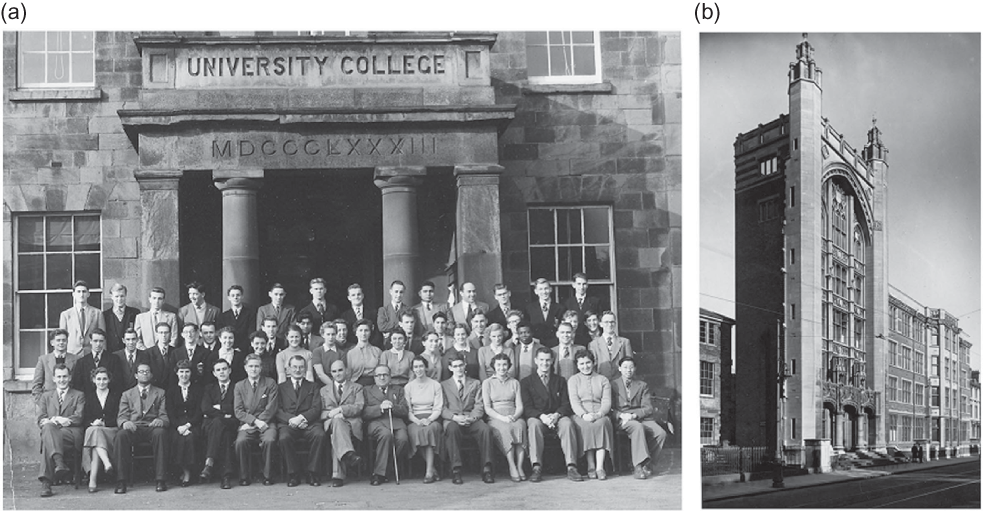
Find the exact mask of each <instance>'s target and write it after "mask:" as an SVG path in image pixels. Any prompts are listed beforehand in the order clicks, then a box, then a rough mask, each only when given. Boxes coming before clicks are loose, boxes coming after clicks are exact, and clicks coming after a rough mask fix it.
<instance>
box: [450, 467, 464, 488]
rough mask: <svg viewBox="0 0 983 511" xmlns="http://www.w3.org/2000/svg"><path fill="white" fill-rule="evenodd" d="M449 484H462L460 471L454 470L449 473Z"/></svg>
mask: <svg viewBox="0 0 983 511" xmlns="http://www.w3.org/2000/svg"><path fill="white" fill-rule="evenodd" d="M451 482H452V483H454V484H464V479H461V469H459V468H455V469H454V470H453V472H452V473H451Z"/></svg>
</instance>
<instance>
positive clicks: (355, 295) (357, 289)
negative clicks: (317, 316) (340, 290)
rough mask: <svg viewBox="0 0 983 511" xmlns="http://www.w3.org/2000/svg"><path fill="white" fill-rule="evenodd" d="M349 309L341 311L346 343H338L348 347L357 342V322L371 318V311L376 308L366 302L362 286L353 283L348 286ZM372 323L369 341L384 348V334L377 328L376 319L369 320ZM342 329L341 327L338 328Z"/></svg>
mask: <svg viewBox="0 0 983 511" xmlns="http://www.w3.org/2000/svg"><path fill="white" fill-rule="evenodd" d="M348 303H349V307H348V309H346V310H344V311H343V312H342V313H341V319H343V320H345V325H346V327H347V329H346V337H345V342H344V343H338V346H339V347H344V348H347V347H349V346H353V345H354V344H355V324H356V323H358V322H359V321H361V320H363V319H371V318H370V316H371V314H372V313H371V312H370V311H373V310H375V309H373V308H372V307H370V306H369V305H368V304H366V303H365V293H364V292H363V291H362V286H361V285H359V284H352V285H350V286H348ZM369 325H371V331H370V332H369V334H370V339H369V342H371V343H372V345H373V346H376V347H378V348H382V334H381V333H379V331H378V330H376V327H375V320H372V321H369ZM338 331H339V332H340V331H341V330H340V328H339V330H338Z"/></svg>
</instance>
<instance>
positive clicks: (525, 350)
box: [522, 344, 529, 353]
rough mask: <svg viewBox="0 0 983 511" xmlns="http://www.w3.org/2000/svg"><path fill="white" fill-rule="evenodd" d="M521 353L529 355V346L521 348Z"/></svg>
mask: <svg viewBox="0 0 983 511" xmlns="http://www.w3.org/2000/svg"><path fill="white" fill-rule="evenodd" d="M522 352H523V353H529V345H528V344H526V345H524V346H523V347H522Z"/></svg>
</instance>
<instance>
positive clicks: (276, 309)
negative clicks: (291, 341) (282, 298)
mask: <svg viewBox="0 0 983 511" xmlns="http://www.w3.org/2000/svg"><path fill="white" fill-rule="evenodd" d="M273 315H274V316H275V317H276V319H277V320H278V321H279V319H280V308H279V307H277V306H276V305H274V306H273Z"/></svg>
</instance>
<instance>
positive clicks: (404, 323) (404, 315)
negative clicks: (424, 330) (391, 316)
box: [388, 308, 423, 355]
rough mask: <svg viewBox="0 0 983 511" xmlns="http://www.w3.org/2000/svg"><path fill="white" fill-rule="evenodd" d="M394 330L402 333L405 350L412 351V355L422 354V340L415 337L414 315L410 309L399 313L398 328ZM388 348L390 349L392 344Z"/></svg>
mask: <svg viewBox="0 0 983 511" xmlns="http://www.w3.org/2000/svg"><path fill="white" fill-rule="evenodd" d="M396 330H400V331H402V332H403V335H405V336H406V344H405V346H406V349H408V350H410V351H412V352H413V354H414V355H419V354H420V353H423V339H422V338H421V337H420V336H418V335H416V314H415V313H414V312H413V310H412V309H409V308H404V309H403V310H402V312H400V313H399V326H398V327H397V328H396ZM388 347H389V348H392V342H390V343H389V344H388Z"/></svg>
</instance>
